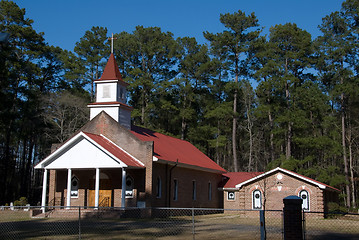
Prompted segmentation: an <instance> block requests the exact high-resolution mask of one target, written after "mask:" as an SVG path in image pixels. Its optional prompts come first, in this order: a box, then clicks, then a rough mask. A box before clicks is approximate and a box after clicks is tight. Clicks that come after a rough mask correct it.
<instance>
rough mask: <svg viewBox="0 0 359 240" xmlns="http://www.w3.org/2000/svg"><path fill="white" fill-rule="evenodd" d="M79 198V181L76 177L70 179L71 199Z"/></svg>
mask: <svg viewBox="0 0 359 240" xmlns="http://www.w3.org/2000/svg"><path fill="white" fill-rule="evenodd" d="M78 197H79V179H78V178H77V177H75V176H74V177H72V178H71V198H78Z"/></svg>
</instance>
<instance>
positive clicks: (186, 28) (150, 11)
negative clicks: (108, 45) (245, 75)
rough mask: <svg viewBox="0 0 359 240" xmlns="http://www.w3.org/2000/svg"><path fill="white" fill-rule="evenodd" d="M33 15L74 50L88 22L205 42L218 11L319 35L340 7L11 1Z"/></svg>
mask: <svg viewBox="0 0 359 240" xmlns="http://www.w3.org/2000/svg"><path fill="white" fill-rule="evenodd" d="M14 2H16V3H17V4H18V5H19V6H20V7H21V8H25V9H26V17H28V18H30V19H33V20H34V25H33V26H34V28H35V29H36V31H38V32H44V33H45V40H46V41H47V42H48V43H49V44H50V45H54V46H59V47H61V48H63V49H67V50H71V51H72V50H73V49H74V47H75V44H76V42H77V41H79V40H80V38H81V37H82V36H83V35H84V33H85V31H86V30H90V29H91V27H92V26H101V27H106V28H107V29H108V34H109V35H110V34H111V33H112V32H113V33H119V32H122V31H126V32H132V31H133V30H134V29H135V26H138V25H143V26H145V27H150V26H156V27H161V29H162V31H169V32H172V33H173V34H174V36H175V37H176V38H177V37H185V36H189V37H195V38H196V39H197V41H198V42H200V43H206V40H205V39H204V38H203V34H202V33H203V31H209V32H212V33H217V32H221V31H223V30H224V28H223V25H222V24H221V23H220V22H219V15H220V14H221V13H233V12H236V11H238V10H242V11H245V12H246V13H247V14H249V13H251V12H254V13H255V14H256V16H257V18H258V19H259V24H260V25H261V26H262V27H265V30H264V33H268V31H269V28H270V27H271V26H274V25H276V24H285V23H287V22H294V23H296V24H297V25H298V26H299V27H300V28H302V29H305V30H307V31H308V32H309V33H311V34H312V36H313V37H316V36H318V35H320V31H319V30H318V28H317V27H318V25H319V24H321V21H322V18H323V17H325V16H326V15H328V14H330V13H331V12H334V11H338V10H340V8H341V4H342V2H343V0H222V1H212V0H198V1H196V0H181V1H172V0H167V1H165V0H161V1H156V0H152V1H145V0H133V1H131V0H127V1H123V0H117V1H115V0H105V1H100V0H87V1H85V0H71V1H70V0H61V1H49V0H31V1H30V0H22V1H20V0H15V1H14Z"/></svg>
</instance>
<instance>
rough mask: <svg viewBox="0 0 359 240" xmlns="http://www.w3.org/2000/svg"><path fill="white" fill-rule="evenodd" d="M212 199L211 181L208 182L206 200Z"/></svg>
mask: <svg viewBox="0 0 359 240" xmlns="http://www.w3.org/2000/svg"><path fill="white" fill-rule="evenodd" d="M211 200H212V183H211V182H209V183H208V201H211Z"/></svg>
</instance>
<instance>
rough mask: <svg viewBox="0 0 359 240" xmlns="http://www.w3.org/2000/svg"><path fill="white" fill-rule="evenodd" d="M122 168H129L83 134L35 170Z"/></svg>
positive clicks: (58, 150)
mask: <svg viewBox="0 0 359 240" xmlns="http://www.w3.org/2000/svg"><path fill="white" fill-rule="evenodd" d="M122 167H127V165H126V164H124V163H123V162H122V161H121V160H120V159H118V158H116V157H115V156H113V155H112V154H111V153H109V152H108V151H106V150H105V149H104V148H102V147H101V146H100V145H98V144H97V143H96V142H94V141H92V140H91V139H90V138H88V137H87V136H86V135H85V134H83V133H82V132H81V133H79V134H78V135H76V136H75V137H74V138H72V139H71V140H70V141H69V142H67V143H66V144H64V145H63V146H62V147H60V148H59V149H57V150H56V151H55V152H54V153H52V154H51V155H50V156H48V157H47V158H46V159H44V160H43V161H42V162H40V163H39V164H38V165H37V166H36V167H35V168H36V169H41V168H47V169H67V168H82V169H84V168H122Z"/></svg>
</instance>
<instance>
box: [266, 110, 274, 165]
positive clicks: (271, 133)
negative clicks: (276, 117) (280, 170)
mask: <svg viewBox="0 0 359 240" xmlns="http://www.w3.org/2000/svg"><path fill="white" fill-rule="evenodd" d="M268 120H269V127H270V134H269V143H270V159H271V162H273V161H274V134H273V118H272V113H271V111H268ZM267 164H268V162H267Z"/></svg>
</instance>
